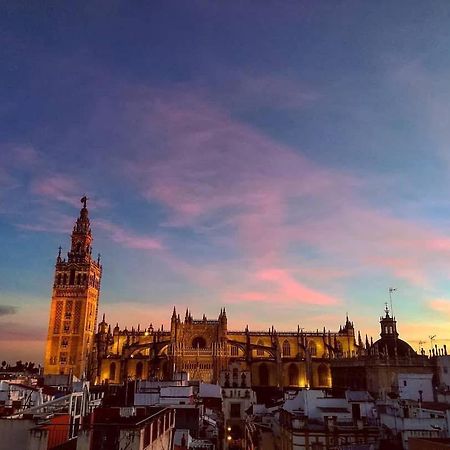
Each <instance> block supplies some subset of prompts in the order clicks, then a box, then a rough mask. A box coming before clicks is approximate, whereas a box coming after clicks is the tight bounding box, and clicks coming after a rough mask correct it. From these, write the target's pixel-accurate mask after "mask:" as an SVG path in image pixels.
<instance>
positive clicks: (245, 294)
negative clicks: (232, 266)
mask: <svg viewBox="0 0 450 450" xmlns="http://www.w3.org/2000/svg"><path fill="white" fill-rule="evenodd" d="M251 281H252V283H253V285H254V286H259V287H260V290H244V291H242V292H233V293H229V294H227V298H228V299H229V301H230V302H250V303H252V302H263V303H279V304H285V305H289V304H292V305H297V304H313V305H330V304H336V303H339V302H340V301H339V300H338V299H337V298H335V297H332V296H330V295H327V294H324V293H322V292H319V291H317V290H314V289H311V288H309V287H307V286H305V285H304V284H303V283H301V282H299V281H298V280H296V279H295V278H294V277H293V276H292V275H291V274H290V272H289V270H286V269H280V268H266V269H263V270H261V271H258V272H256V273H254V274H253V276H252V278H251Z"/></svg>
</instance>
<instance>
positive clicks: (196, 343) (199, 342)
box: [192, 336, 206, 348]
mask: <svg viewBox="0 0 450 450" xmlns="http://www.w3.org/2000/svg"><path fill="white" fill-rule="evenodd" d="M192 347H194V348H206V341H205V339H204V338H202V337H201V336H197V337H195V338H194V339H193V340H192Z"/></svg>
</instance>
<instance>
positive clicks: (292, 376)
mask: <svg viewBox="0 0 450 450" xmlns="http://www.w3.org/2000/svg"><path fill="white" fill-rule="evenodd" d="M288 376H289V385H290V386H298V367H297V366H296V365H295V364H291V365H290V366H289V370H288Z"/></svg>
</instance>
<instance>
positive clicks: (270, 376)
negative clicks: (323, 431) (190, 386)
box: [96, 308, 358, 387]
mask: <svg viewBox="0 0 450 450" xmlns="http://www.w3.org/2000/svg"><path fill="white" fill-rule="evenodd" d="M96 343H97V350H98V352H97V382H100V383H102V382H108V383H121V382H123V381H124V380H125V379H126V378H132V379H152V378H159V379H165V378H170V377H171V376H172V375H173V373H174V372H180V371H184V372H188V373H189V375H190V378H191V379H194V380H203V381H206V382H216V381H217V380H218V379H219V378H220V373H221V371H222V370H225V369H227V368H228V367H229V364H231V363H233V364H235V363H239V364H240V366H241V370H247V371H248V372H249V373H250V374H251V380H252V385H253V386H260V387H263V386H273V387H275V386H276V387H288V386H291V387H305V386H310V387H331V373H330V360H331V359H332V358H335V357H336V356H340V355H349V356H355V355H356V352H357V348H358V344H357V343H356V341H355V334H354V328H353V324H352V323H351V322H350V321H349V320H348V319H347V321H346V324H345V325H344V326H343V327H341V328H340V330H339V331H336V332H331V331H326V330H323V331H319V330H317V331H315V332H305V331H302V330H301V329H300V328H298V329H297V330H296V331H288V332H277V331H276V330H275V329H273V328H272V329H269V330H267V331H250V330H249V329H246V330H242V331H230V330H228V327H227V315H226V312H225V309H223V310H221V312H220V314H219V317H218V318H217V319H216V320H208V319H207V318H206V317H205V316H203V318H202V319H198V320H196V319H194V318H193V317H192V315H191V313H190V312H189V311H186V315H185V317H184V320H181V319H180V316H179V315H177V313H176V310H175V308H174V310H173V314H172V319H171V327H170V330H163V329H159V330H154V329H153V327H152V326H150V327H148V328H146V329H145V330H140V329H132V330H131V331H130V330H126V329H125V330H120V329H119V326H116V327H115V328H114V329H113V330H112V331H111V327H110V326H109V325H108V324H107V323H106V322H105V321H102V322H101V323H100V324H99V332H98V334H97V336H96Z"/></svg>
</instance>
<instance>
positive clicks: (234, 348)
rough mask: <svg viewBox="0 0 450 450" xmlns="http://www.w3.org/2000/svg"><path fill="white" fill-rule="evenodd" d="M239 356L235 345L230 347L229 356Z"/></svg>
mask: <svg viewBox="0 0 450 450" xmlns="http://www.w3.org/2000/svg"><path fill="white" fill-rule="evenodd" d="M238 355H239V349H238V347H237V345H232V346H231V356H238Z"/></svg>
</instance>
